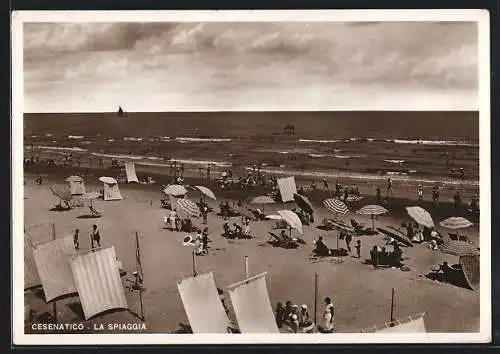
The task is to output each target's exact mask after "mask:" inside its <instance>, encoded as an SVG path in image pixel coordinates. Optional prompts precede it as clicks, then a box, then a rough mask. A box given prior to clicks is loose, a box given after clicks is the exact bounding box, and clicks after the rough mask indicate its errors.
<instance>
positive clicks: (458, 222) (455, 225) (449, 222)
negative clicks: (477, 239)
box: [439, 216, 474, 230]
mask: <svg viewBox="0 0 500 354" xmlns="http://www.w3.org/2000/svg"><path fill="white" fill-rule="evenodd" d="M439 225H441V226H442V227H444V228H447V229H451V230H457V229H465V228H467V227H470V226H472V225H474V224H473V223H472V222H470V221H469V220H467V219H466V218H463V217H461V216H454V217H451V218H448V219H446V220H443V221H441V222H440V223H439Z"/></svg>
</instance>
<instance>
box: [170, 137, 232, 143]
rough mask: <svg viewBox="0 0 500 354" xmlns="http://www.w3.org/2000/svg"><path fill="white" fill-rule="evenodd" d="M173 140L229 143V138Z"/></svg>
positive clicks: (181, 138) (179, 139)
mask: <svg viewBox="0 0 500 354" xmlns="http://www.w3.org/2000/svg"><path fill="white" fill-rule="evenodd" d="M175 140H177V141H180V142H189V141H191V142H209V143H222V142H228V141H231V139H229V138H183V137H180V138H175Z"/></svg>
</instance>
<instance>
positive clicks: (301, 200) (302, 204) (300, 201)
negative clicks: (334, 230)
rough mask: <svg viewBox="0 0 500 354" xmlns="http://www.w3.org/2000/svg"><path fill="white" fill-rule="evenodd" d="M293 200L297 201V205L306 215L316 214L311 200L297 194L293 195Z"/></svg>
mask: <svg viewBox="0 0 500 354" xmlns="http://www.w3.org/2000/svg"><path fill="white" fill-rule="evenodd" d="M293 199H294V200H295V203H297V205H298V206H299V208H300V209H302V210H304V211H305V212H306V213H309V214H312V213H314V209H313V207H312V204H311V202H310V201H309V199H307V198H306V197H304V196H303V195H300V194H297V193H295V194H294V195H293Z"/></svg>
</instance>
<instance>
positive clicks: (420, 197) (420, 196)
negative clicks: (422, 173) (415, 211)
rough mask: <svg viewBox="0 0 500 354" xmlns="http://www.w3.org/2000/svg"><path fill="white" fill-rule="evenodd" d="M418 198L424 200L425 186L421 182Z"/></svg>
mask: <svg viewBox="0 0 500 354" xmlns="http://www.w3.org/2000/svg"><path fill="white" fill-rule="evenodd" d="M417 199H418V200H419V201H422V200H424V186H422V185H421V184H419V185H418V186H417Z"/></svg>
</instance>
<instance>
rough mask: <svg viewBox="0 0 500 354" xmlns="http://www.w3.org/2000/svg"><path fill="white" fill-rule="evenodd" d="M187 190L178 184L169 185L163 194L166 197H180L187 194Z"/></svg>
mask: <svg viewBox="0 0 500 354" xmlns="http://www.w3.org/2000/svg"><path fill="white" fill-rule="evenodd" d="M187 192H188V191H187V189H186V188H184V186H181V185H180V184H170V185H168V186H167V187H166V188H165V189H164V190H163V193H165V194H166V195H173V196H182V195H186V194H187Z"/></svg>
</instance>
